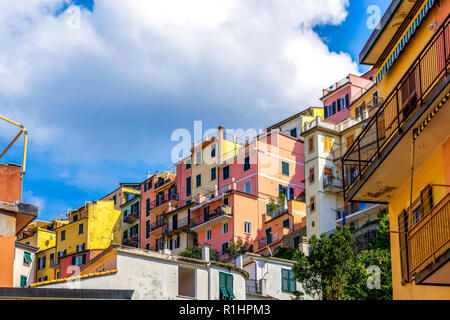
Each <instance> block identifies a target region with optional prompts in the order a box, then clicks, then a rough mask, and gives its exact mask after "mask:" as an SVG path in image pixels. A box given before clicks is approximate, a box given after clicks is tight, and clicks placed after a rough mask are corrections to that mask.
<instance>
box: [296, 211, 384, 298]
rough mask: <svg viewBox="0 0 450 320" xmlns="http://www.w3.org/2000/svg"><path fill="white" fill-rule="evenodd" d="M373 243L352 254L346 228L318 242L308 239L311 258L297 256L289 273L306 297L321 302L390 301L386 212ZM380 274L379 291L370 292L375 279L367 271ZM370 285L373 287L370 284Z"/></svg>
mask: <svg viewBox="0 0 450 320" xmlns="http://www.w3.org/2000/svg"><path fill="white" fill-rule="evenodd" d="M380 219H381V221H380V226H379V227H378V228H377V234H376V240H375V241H374V243H372V244H371V246H370V249H369V250H363V251H361V252H360V253H359V254H357V255H356V254H354V252H353V250H352V245H353V242H354V239H353V237H352V234H351V232H350V231H349V230H348V227H347V226H344V228H343V229H342V230H336V233H335V234H334V235H332V236H331V237H327V236H326V235H325V234H322V235H321V236H320V238H317V237H315V236H313V237H311V239H310V241H309V243H310V254H309V256H305V255H304V254H303V253H302V252H296V253H295V255H294V259H295V260H296V263H295V265H294V267H293V268H292V270H293V271H294V274H295V276H296V278H297V280H298V281H299V282H301V283H302V284H303V292H298V293H297V298H298V299H300V298H302V297H304V295H305V294H307V295H309V296H311V297H314V298H320V297H321V298H322V299H324V300H341V299H346V300H391V299H392V273H391V252H390V239H389V217H388V214H387V212H383V213H382V214H381V215H380ZM371 266H375V267H378V268H379V270H380V275H381V277H380V288H379V289H370V287H369V285H368V283H370V281H372V280H373V279H374V277H373V276H372V274H369V272H368V270H369V267H371ZM372 283H374V282H373V281H372Z"/></svg>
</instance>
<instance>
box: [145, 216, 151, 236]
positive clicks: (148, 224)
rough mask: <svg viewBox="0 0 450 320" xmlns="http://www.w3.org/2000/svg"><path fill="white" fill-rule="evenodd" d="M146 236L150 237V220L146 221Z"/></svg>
mask: <svg viewBox="0 0 450 320" xmlns="http://www.w3.org/2000/svg"><path fill="white" fill-rule="evenodd" d="M145 238H146V239H148V238H150V220H147V221H145Z"/></svg>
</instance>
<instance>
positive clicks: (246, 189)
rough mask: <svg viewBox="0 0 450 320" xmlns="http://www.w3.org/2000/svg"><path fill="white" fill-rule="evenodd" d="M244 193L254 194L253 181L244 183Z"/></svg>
mask: <svg viewBox="0 0 450 320" xmlns="http://www.w3.org/2000/svg"><path fill="white" fill-rule="evenodd" d="M244 192H245V193H252V182H251V181H246V182H245V183H244Z"/></svg>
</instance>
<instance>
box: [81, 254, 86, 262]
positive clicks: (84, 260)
mask: <svg viewBox="0 0 450 320" xmlns="http://www.w3.org/2000/svg"><path fill="white" fill-rule="evenodd" d="M82 257H83V258H82V260H81V264H85V263H86V254H83V255H82Z"/></svg>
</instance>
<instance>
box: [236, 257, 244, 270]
mask: <svg viewBox="0 0 450 320" xmlns="http://www.w3.org/2000/svg"><path fill="white" fill-rule="evenodd" d="M236 268H238V269H244V257H243V256H242V254H240V255H238V256H237V257H236Z"/></svg>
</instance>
